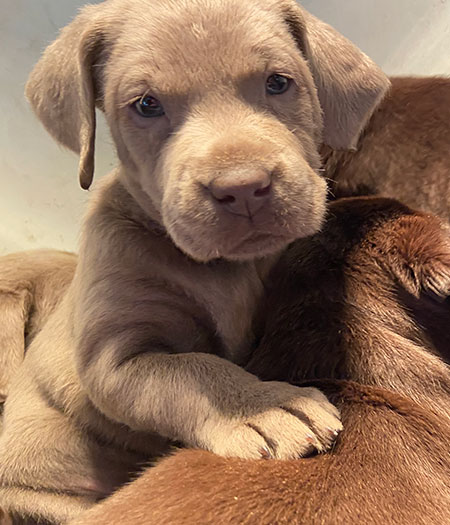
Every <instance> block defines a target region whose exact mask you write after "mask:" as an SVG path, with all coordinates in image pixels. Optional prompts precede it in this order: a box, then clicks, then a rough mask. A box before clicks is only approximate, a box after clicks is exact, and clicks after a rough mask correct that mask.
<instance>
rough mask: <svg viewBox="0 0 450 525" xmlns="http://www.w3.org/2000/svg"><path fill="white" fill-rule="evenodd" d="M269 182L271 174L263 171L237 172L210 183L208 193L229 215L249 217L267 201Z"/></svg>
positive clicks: (269, 192)
mask: <svg viewBox="0 0 450 525" xmlns="http://www.w3.org/2000/svg"><path fill="white" fill-rule="evenodd" d="M271 182H272V176H271V173H270V172H268V171H266V170H263V169H256V170H252V171H245V172H242V171H241V172H239V171H237V172H233V173H229V174H227V175H222V176H220V177H218V178H217V179H215V180H214V181H212V182H211V183H210V185H209V191H210V192H211V194H212V196H213V197H214V199H215V200H216V201H217V202H218V203H219V205H220V206H223V207H224V208H226V209H227V210H228V211H230V212H231V213H235V214H237V215H245V216H247V217H251V216H253V215H255V214H256V213H257V212H258V211H259V210H260V209H261V208H262V207H263V205H264V204H265V203H266V202H267V201H268V200H269V197H270V194H271V191H272V188H271Z"/></svg>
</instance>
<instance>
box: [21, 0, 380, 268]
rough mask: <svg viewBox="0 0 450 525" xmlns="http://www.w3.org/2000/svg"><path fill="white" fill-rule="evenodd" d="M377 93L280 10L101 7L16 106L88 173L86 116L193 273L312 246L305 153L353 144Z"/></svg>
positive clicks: (328, 43) (178, 4)
mask: <svg viewBox="0 0 450 525" xmlns="http://www.w3.org/2000/svg"><path fill="white" fill-rule="evenodd" d="M388 87H389V82H388V80H387V77H386V76H385V75H384V74H383V73H382V72H381V71H380V70H379V69H378V68H377V66H376V65H375V64H374V63H373V62H371V61H370V59H368V57H366V56H365V55H364V54H363V53H361V51H359V50H358V49H357V48H355V46H353V45H352V44H351V43H350V42H348V41H347V40H346V39H345V38H344V37H342V35H339V34H338V33H336V32H335V31H334V30H333V29H332V28H331V27H329V26H327V25H326V24H324V23H323V22H321V21H320V20H317V19H316V18H314V17H313V16H312V15H310V14H309V13H307V12H306V11H304V10H303V9H301V8H300V7H299V5H298V4H297V3H296V2H295V1H294V0H246V1H245V2H242V1H241V0H215V1H211V0H183V1H181V0H180V1H175V0H140V1H139V2H136V0H107V1H105V2H103V3H100V4H96V5H92V6H88V7H86V8H84V9H83V10H82V11H81V13H80V15H79V16H78V17H76V18H75V20H74V21H73V22H72V23H71V24H70V25H69V26H68V27H67V28H65V29H64V30H63V31H62V32H61V34H60V36H59V37H58V39H57V40H56V41H55V42H54V43H53V44H52V45H50V46H49V47H48V48H47V50H46V51H45V53H44V55H43V57H42V58H41V60H40V61H39V63H38V64H37V66H36V67H35V69H34V70H33V72H32V74H31V75H30V78H29V81H28V83H27V89H26V93H27V96H28V98H29V100H30V102H31V104H32V105H33V107H34V109H35V111H36V113H37V114H38V116H39V117H40V119H41V120H42V121H43V123H44V125H45V126H46V127H47V129H48V130H49V131H50V132H51V133H52V134H53V136H54V137H55V138H56V139H57V140H58V141H59V142H61V143H62V144H64V145H65V146H67V147H69V148H71V149H72V150H73V151H76V152H77V153H79V155H80V182H81V185H82V187H83V188H88V187H89V185H90V184H91V182H92V177H93V172H94V144H95V104H97V105H98V106H100V108H101V109H103V110H104V111H105V113H106V117H107V120H108V122H109V124H110V127H111V131H112V134H113V137H114V140H115V143H116V146H117V150H118V153H119V157H120V160H121V164H122V169H121V170H120V173H121V176H122V180H123V182H124V183H125V185H126V186H127V188H128V189H129V191H130V192H131V193H132V195H133V196H134V198H135V199H136V201H137V202H138V203H139V204H140V206H141V207H142V208H144V210H146V211H147V213H148V214H149V215H151V216H152V217H153V218H154V219H157V220H158V221H159V222H161V223H162V224H163V225H164V227H165V228H166V229H167V231H168V233H169V234H170V235H171V237H172V239H173V240H174V242H175V243H176V244H177V245H178V246H179V247H180V248H181V249H182V250H183V251H184V252H186V253H187V254H188V255H190V256H191V257H193V258H194V259H197V260H200V261H208V260H210V259H213V258H217V257H224V258H227V259H235V260H245V259H251V258H254V257H259V256H264V255H266V254H269V253H272V252H276V251H277V250H279V249H280V248H282V247H284V246H285V245H286V244H287V243H289V242H290V241H291V240H293V239H295V238H297V237H303V236H306V235H310V234H312V233H314V232H315V231H316V230H317V229H318V228H319V227H320V225H321V222H322V218H323V215H324V208H325V182H324V180H322V179H321V178H320V177H319V176H318V174H317V170H318V167H319V158H318V153H317V149H318V145H319V144H320V143H321V142H322V141H323V142H324V143H326V144H328V145H330V146H332V147H336V148H349V147H354V146H355V145H356V144H357V140H358V136H359V133H360V131H361V129H362V128H363V127H364V124H365V123H366V122H367V119H368V118H369V117H370V115H371V113H372V111H373V110H374V108H375V107H376V106H377V104H378V102H379V101H380V99H381V97H382V96H383V94H384V93H385V92H386V90H387V89H388Z"/></svg>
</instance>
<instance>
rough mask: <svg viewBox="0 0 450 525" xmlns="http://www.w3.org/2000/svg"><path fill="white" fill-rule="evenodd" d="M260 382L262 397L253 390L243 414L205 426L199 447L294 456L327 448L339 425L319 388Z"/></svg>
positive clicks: (223, 452) (247, 455)
mask: <svg viewBox="0 0 450 525" xmlns="http://www.w3.org/2000/svg"><path fill="white" fill-rule="evenodd" d="M261 385H262V391H263V393H262V396H263V397H262V398H260V395H261V393H258V395H256V396H255V398H253V400H252V402H251V403H250V407H248V409H247V407H244V410H243V412H244V414H245V415H241V416H239V417H230V418H220V419H219V421H215V422H211V424H208V423H209V422H208V423H207V424H206V425H205V428H204V429H203V432H202V434H203V439H202V443H201V446H202V447H203V448H206V449H208V450H211V451H212V452H215V453H217V454H219V455H221V456H227V457H240V458H245V459H256V458H265V459H271V458H276V459H295V458H299V457H303V456H306V455H308V454H311V453H312V452H314V451H318V452H325V451H326V450H328V449H329V448H330V447H331V445H332V444H333V442H334V441H335V439H336V437H337V436H338V434H339V432H340V431H341V430H342V424H341V422H340V419H339V411H338V410H337V408H336V407H335V406H334V405H332V404H331V403H330V402H329V401H328V400H327V398H326V397H325V396H324V394H322V392H320V391H319V390H317V389H316V388H299V387H295V386H292V385H289V384H287V383H279V382H275V381H273V382H266V383H261ZM255 399H256V400H257V402H256V403H255ZM252 405H253V406H252Z"/></svg>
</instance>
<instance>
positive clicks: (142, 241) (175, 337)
mask: <svg viewBox="0 0 450 525" xmlns="http://www.w3.org/2000/svg"><path fill="white" fill-rule="evenodd" d="M186 28H189V30H186ZM274 73H278V74H285V75H288V76H289V77H290V78H291V82H290V84H289V85H290V87H289V89H288V90H287V91H286V92H285V93H284V94H282V95H276V96H272V95H268V94H267V92H266V81H267V79H268V78H269V77H270V76H271V75H272V74H274ZM388 86H389V81H388V79H387V78H386V77H385V75H384V74H383V73H382V72H381V71H380V70H379V68H377V67H376V66H375V65H374V64H373V63H372V62H371V61H370V60H369V59H368V58H367V57H366V56H365V55H364V54H363V53H361V52H360V51H359V50H358V49H357V48H355V46H353V45H352V44H351V43H350V42H348V41H347V40H345V39H344V38H343V37H342V36H341V35H339V34H338V33H336V32H335V31H334V30H332V29H331V28H330V27H329V26H327V25H325V24H323V23H322V22H320V21H318V20H317V19H315V18H314V17H312V16H311V15H309V14H308V13H306V12H305V11H303V10H302V9H301V8H300V7H298V5H297V4H296V3H295V2H294V1H293V0H280V1H278V0H270V1H266V0H264V1H262V0H249V1H246V2H241V1H238V0H217V1H215V2H210V1H209V0H183V1H178V0H176V1H175V0H173V1H171V0H169V3H168V1H167V0H164V1H163V0H142V1H140V2H138V3H136V2H135V1H134V0H108V1H106V2H103V3H101V4H97V5H92V6H88V7H86V8H84V9H83V10H82V11H81V12H80V14H79V15H78V17H76V18H75V20H74V21H73V22H72V23H71V24H70V25H69V26H68V27H67V28H65V29H64V30H63V31H62V32H61V34H60V36H59V37H58V39H57V40H56V41H55V42H54V43H53V44H51V45H50V46H49V47H48V49H47V50H46V51H45V52H44V54H43V56H42V58H41V60H40V62H39V63H38V64H37V66H36V67H35V69H34V71H33V72H32V73H31V75H30V79H29V81H28V84H27V89H26V92H27V96H28V98H29V99H30V102H31V104H32V106H33V108H34V110H35V112H36V114H37V115H38V117H39V118H40V119H41V120H42V122H43V123H44V125H45V126H46V127H47V129H48V130H49V131H50V133H52V135H53V136H54V137H55V138H56V139H57V140H58V141H59V142H61V143H62V144H64V145H65V146H67V147H69V148H71V149H72V150H73V151H75V152H77V153H79V154H80V182H81V185H82V186H83V187H88V186H89V185H90V183H91V181H92V176H93V168H94V166H93V164H94V161H93V159H94V137H95V106H96V105H97V107H98V108H99V109H101V110H103V111H104V112H105V116H106V119H107V121H108V123H109V126H110V129H111V133H112V136H113V139H114V142H115V145H116V149H117V153H118V157H119V167H118V169H117V170H116V171H115V172H114V173H113V174H111V175H110V176H109V177H107V178H106V179H105V180H104V181H102V182H101V184H99V186H98V188H97V189H96V191H95V192H94V196H93V198H92V200H91V205H90V208H89V211H88V213H87V216H86V218H85V221H84V227H83V233H82V238H81V246H80V255H79V261H78V265H77V270H76V273H75V277H74V279H73V281H72V283H71V285H70V287H69V290H68V292H67V294H65V296H64V298H63V300H62V301H61V303H60V304H59V305H58V308H57V309H56V310H55V312H54V313H53V314H52V315H51V316H50V318H49V320H48V322H47V323H46V324H45V326H44V327H43V329H42V330H41V331H40V332H39V333H38V334H37V336H36V337H35V339H34V340H33V342H32V344H31V345H30V348H29V349H28V351H27V353H26V356H25V360H24V362H23V364H22V365H21V367H20V370H19V372H18V373H17V374H15V377H14V381H13V382H12V384H11V388H10V393H9V396H8V399H7V401H6V404H5V417H4V430H3V432H2V434H1V436H0V505H1V506H2V507H3V508H5V509H6V510H7V511H8V512H11V513H14V514H16V515H17V514H19V515H21V516H24V517H25V518H24V519H32V518H33V519H36V520H37V519H47V520H50V521H52V522H65V521H67V520H68V519H69V518H72V517H74V516H76V515H77V514H78V513H80V512H81V511H82V510H84V509H86V508H89V507H90V506H92V504H93V503H94V502H96V501H97V500H98V499H99V498H102V497H104V496H105V495H108V494H110V493H111V492H112V491H113V490H115V488H116V487H117V486H120V485H121V484H123V483H124V482H126V481H127V480H128V479H129V478H130V474H131V473H133V472H135V471H136V470H137V469H139V468H140V466H141V465H142V464H143V463H145V462H146V461H148V460H149V459H150V458H152V457H154V456H157V455H159V454H161V453H163V452H165V451H167V448H168V446H169V444H170V443H171V442H172V441H173V440H176V441H181V442H183V443H184V444H187V445H190V446H193V447H200V448H203V449H207V450H210V451H213V452H216V453H217V454H220V455H223V456H237V457H243V458H260V457H266V456H269V455H274V456H275V457H278V458H291V457H298V456H299V455H305V454H308V453H309V452H311V451H312V450H314V449H317V450H326V449H327V448H328V447H329V446H330V444H331V443H332V442H333V440H334V438H335V436H336V433H337V431H339V430H340V428H341V423H340V421H339V414H338V412H337V410H336V409H335V407H333V405H331V404H330V403H329V402H328V401H327V399H326V397H325V396H324V395H323V394H322V393H321V392H320V391H319V390H317V389H314V388H303V389H302V388H299V387H296V386H293V385H288V384H287V383H282V382H275V381H274V382H262V381H260V380H258V378H257V377H256V376H254V375H252V374H250V373H249V372H247V371H245V370H244V369H243V368H242V367H241V366H239V365H241V364H242V363H244V362H245V360H246V359H247V357H248V355H249V352H250V350H251V346H252V343H253V340H254V330H253V327H252V321H253V316H254V312H255V309H256V306H257V304H258V302H259V300H260V298H261V296H262V294H263V290H264V284H263V279H264V278H265V276H266V273H267V271H268V269H269V268H270V265H271V264H272V262H273V260H274V259H275V258H276V256H277V253H278V252H279V251H280V250H282V249H283V248H284V247H286V245H287V244H288V243H289V242H291V241H292V240H294V239H296V238H298V237H303V236H306V235H310V234H312V233H314V232H316V231H317V230H318V229H319V228H320V226H321V224H322V221H323V218H324V214H325V200H326V199H325V197H326V184H325V181H324V180H323V178H321V177H320V174H319V171H318V170H319V167H320V159H319V152H318V148H319V145H320V143H321V141H322V138H323V140H325V141H326V142H327V143H328V144H330V145H333V146H339V147H346V146H347V147H351V146H353V145H354V144H355V143H356V141H357V138H358V135H359V132H360V130H361V129H362V127H363V126H364V125H365V123H366V122H367V120H368V118H369V117H370V115H371V113H372V112H373V110H374V108H375V107H376V105H377V104H378V102H379V101H380V99H381V97H382V96H383V94H384V93H385V91H386V89H387V88H388ZM146 95H151V96H153V97H155V98H158V99H159V100H160V101H161V102H162V103H163V105H164V108H165V114H164V115H162V116H160V117H157V118H151V119H145V118H143V117H140V116H139V114H138V112H137V111H136V109H134V105H135V103H136V102H139V100H142V98H143V97H144V96H146ZM255 177H256V179H255ZM237 179H239V180H238V182H236V180H237ZM266 179H267V180H268V181H269V182H270V184H268V185H267V184H266V183H265V182H264V185H263V184H262V183H263V181H265V180H266ZM255 180H256V182H255ZM253 184H256V186H254V185H253ZM258 185H259V186H258ZM217 187H220V188H221V191H222V190H223V188H225V189H226V191H231V192H234V193H232V194H231V197H232V199H234V195H235V194H236V195H237V196H238V197H239V195H238V194H239V193H240V195H241V197H242V195H244V196H245V198H242V199H241V201H239V199H238V201H239V202H240V203H241V204H244V205H243V206H240V207H238V208H239V210H240V211H239V213H236V207H233V206H232V202H230V199H229V198H225V199H218V198H217V195H216V194H215V193H214V192H215V191H217ZM255 188H257V189H258V190H261V192H260V193H258V194H257V193H256V190H255ZM249 189H251V191H252V193H251V199H255V200H257V198H258V199H259V198H260V197H261V198H262V199H263V201H262V202H263V203H264V206H260V207H259V209H258V213H257V214H256V213H253V214H252V213H251V212H250V208H251V207H250V200H247V198H249V197H248V195H247V193H245V191H247V192H248V191H249ZM243 190H245V191H244V192H243ZM253 190H255V192H253ZM262 190H263V191H262ZM236 192H237V193H236ZM225 197H229V195H228V194H227V193H225ZM249 199H250V198H249ZM233 202H234V201H233ZM251 202H253V203H254V201H253V200H252V201H251ZM245 204H247V205H248V210H247V211H248V213H242V210H246V209H247V207H246V206H245ZM274 440H276V441H277V442H278V447H277V450H276V451H272V452H271V451H270V450H269V448H268V447H269V445H270V443H271V442H272V441H274ZM31 517H32V518H31Z"/></svg>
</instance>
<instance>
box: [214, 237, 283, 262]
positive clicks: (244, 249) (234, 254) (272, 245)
mask: <svg viewBox="0 0 450 525" xmlns="http://www.w3.org/2000/svg"><path fill="white" fill-rule="evenodd" d="M292 240H293V239H292V238H291V237H290V236H288V235H280V234H277V235H275V234H273V233H264V232H250V233H249V234H248V235H246V236H245V237H244V238H241V239H239V241H237V242H236V243H234V244H232V245H231V246H226V247H224V249H223V250H221V252H222V254H221V256H222V257H223V258H225V259H233V260H247V259H252V258H255V257H264V256H266V255H272V254H274V253H275V252H277V251H279V250H281V249H283V248H285V247H286V246H287V245H288V244H289V243H290V242H291V241H292Z"/></svg>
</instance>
